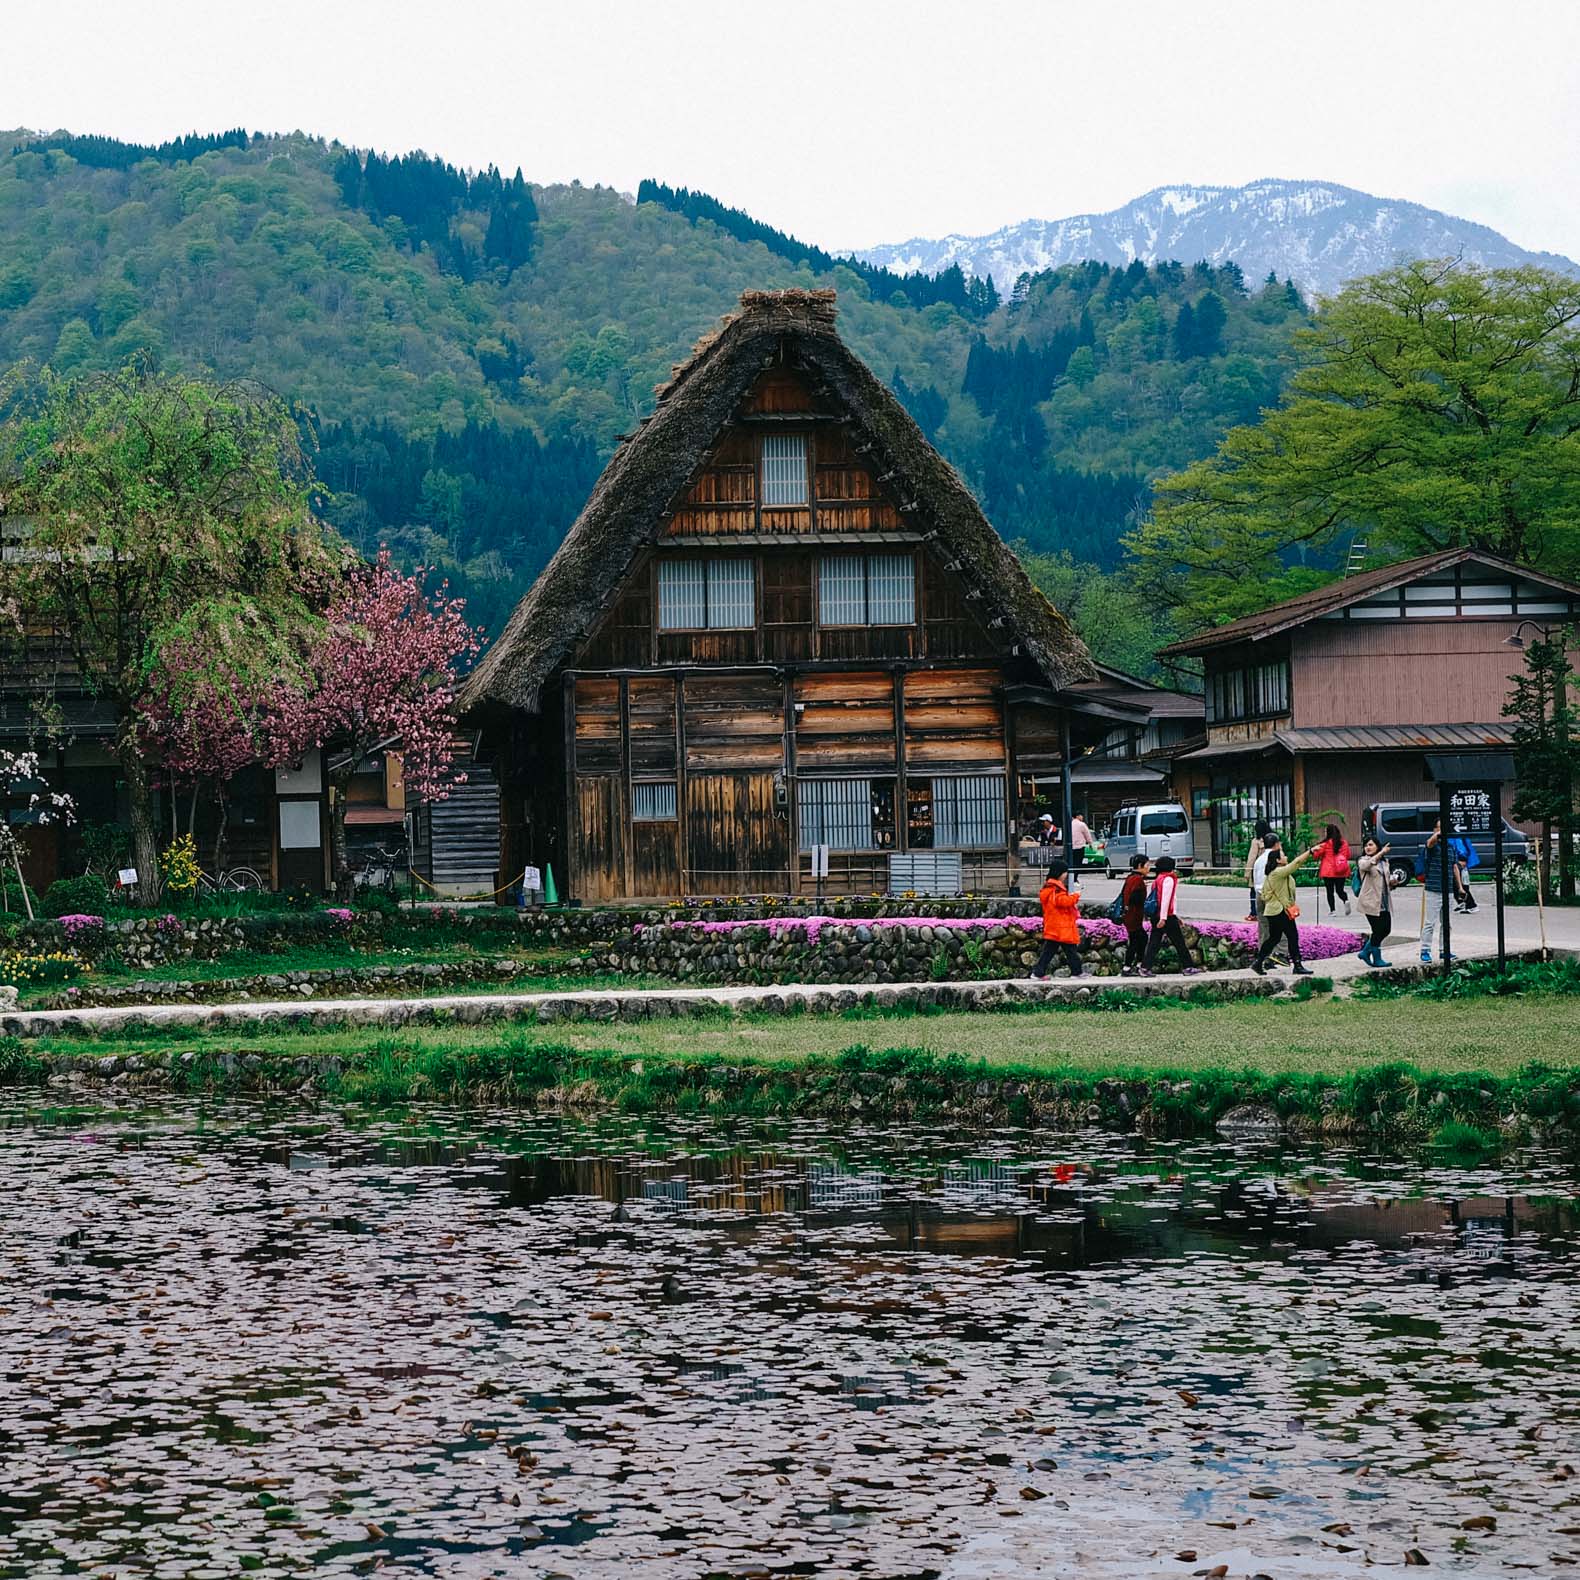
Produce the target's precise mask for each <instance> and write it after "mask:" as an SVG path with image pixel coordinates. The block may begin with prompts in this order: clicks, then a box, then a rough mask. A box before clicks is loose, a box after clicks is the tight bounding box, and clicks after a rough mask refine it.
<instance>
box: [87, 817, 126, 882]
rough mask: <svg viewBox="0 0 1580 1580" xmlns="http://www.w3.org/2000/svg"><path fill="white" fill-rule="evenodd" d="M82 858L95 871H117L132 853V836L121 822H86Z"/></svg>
mask: <svg viewBox="0 0 1580 1580" xmlns="http://www.w3.org/2000/svg"><path fill="white" fill-rule="evenodd" d="M81 843H82V859H83V860H84V861H85V862H86V863H87V864H88V867H89V870H90V871H93V872H100V873H103V872H116V871H118V870H119V869H120V868H122V867H124V866H125V865H126V862H127V858H128V857H129V856H130V855H131V853H132V836H131V832H130V831H129V830H128V829H124V828H122V827H121V825H120V824H119V823H86V824H84V825H83V829H82V841H81Z"/></svg>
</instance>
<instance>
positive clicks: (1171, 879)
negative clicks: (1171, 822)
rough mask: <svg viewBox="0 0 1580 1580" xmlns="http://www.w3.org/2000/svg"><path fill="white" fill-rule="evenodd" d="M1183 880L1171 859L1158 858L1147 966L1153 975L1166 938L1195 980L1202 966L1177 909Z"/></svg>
mask: <svg viewBox="0 0 1580 1580" xmlns="http://www.w3.org/2000/svg"><path fill="white" fill-rule="evenodd" d="M1179 887H1180V880H1179V877H1178V875H1177V874H1176V873H1175V871H1174V858H1173V857H1172V856H1159V857H1158V862H1157V876H1156V877H1155V878H1154V879H1153V880H1152V898H1153V899H1154V900H1156V901H1157V913H1158V914H1157V916H1156V917H1155V918H1154V919H1153V922H1152V936H1151V937H1150V938H1148V939H1147V958H1146V961H1145V965H1146V968H1147V971H1148V972H1149V973H1150V972H1151V970H1152V968H1153V965H1154V963H1155V962H1156V960H1157V958H1158V945H1159V944H1161V943H1162V942H1163V940H1164V939H1165V938H1166V939H1167V940H1168V941H1169V942H1170V943H1171V944H1172V945H1173V946H1174V953H1175V954H1177V955H1178V956H1179V957H1180V964H1181V969H1182V970H1183V972H1184V974H1185V975H1186V976H1188V977H1193V976H1195V975H1196V974H1197V972H1199V971H1200V970H1201V967H1200V966H1199V965H1197V964H1196V962H1195V961H1194V960H1193V959H1191V952H1190V945H1189V944H1188V943H1186V942H1185V930H1184V928H1182V927H1181V926H1180V919H1179V915H1178V913H1177V911H1176V909H1175V907H1176V906H1177V905H1178V904H1179Z"/></svg>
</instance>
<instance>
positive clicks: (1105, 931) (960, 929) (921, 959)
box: [588, 907, 1251, 986]
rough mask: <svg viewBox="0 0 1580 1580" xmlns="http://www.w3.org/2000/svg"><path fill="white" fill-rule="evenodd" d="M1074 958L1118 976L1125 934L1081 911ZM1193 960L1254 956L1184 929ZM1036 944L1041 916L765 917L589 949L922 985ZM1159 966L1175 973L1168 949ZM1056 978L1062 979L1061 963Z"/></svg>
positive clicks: (693, 970)
mask: <svg viewBox="0 0 1580 1580" xmlns="http://www.w3.org/2000/svg"><path fill="white" fill-rule="evenodd" d="M1084 917H1085V921H1084V924H1083V928H1082V933H1083V937H1082V944H1081V958H1082V961H1083V964H1084V965H1085V967H1086V969H1087V971H1089V972H1091V973H1093V974H1094V975H1098V976H1117V975H1118V973H1119V968H1120V965H1121V964H1122V962H1123V958H1124V946H1123V942H1122V938H1123V935H1122V934H1121V933H1120V932H1119V929H1117V928H1116V927H1114V926H1113V924H1111V923H1109V922H1108V921H1107V920H1106V919H1105V917H1104V914H1103V913H1102V912H1101V911H1099V910H1097V909H1096V908H1095V907H1089V908H1088V910H1087V911H1086V912H1085V913H1084ZM1185 936H1186V940H1187V942H1188V943H1189V945H1190V947H1191V951H1192V953H1193V955H1194V956H1195V958H1196V960H1197V961H1198V962H1199V963H1201V964H1203V965H1204V966H1205V967H1206V969H1207V970H1209V971H1229V970H1235V969H1239V968H1241V967H1244V966H1247V965H1249V964H1250V962H1251V951H1250V950H1249V949H1247V948H1246V947H1245V946H1244V945H1243V944H1240V943H1238V942H1236V941H1234V940H1231V939H1224V938H1212V937H1205V936H1203V935H1202V934H1201V933H1199V932H1198V931H1197V930H1196V929H1195V928H1194V927H1191V926H1189V925H1188V924H1186V925H1185ZM1041 946H1042V938H1041V922H1040V916H1039V917H1036V918H1032V917H1027V918H1024V919H1020V918H1013V917H996V918H993V919H991V920H990V921H988V922H987V925H981V924H980V921H979V924H978V925H972V924H971V922H970V921H969V920H962V921H960V922H959V924H958V925H950V924H949V922H948V921H947V920H946V921H943V922H942V923H939V924H935V923H934V921H933V920H931V919H929V920H926V921H922V922H920V923H919V924H918V925H915V926H911V925H904V924H902V923H890V924H889V925H884V924H882V923H881V922H878V921H850V922H835V923H828V922H825V923H824V924H823V925H822V926H820V927H817V928H816V930H815V931H814V930H813V929H811V928H803V927H797V926H791V925H788V924H787V923H786V922H784V921H779V922H773V921H765V922H764V923H763V924H762V925H761V926H739V925H735V926H730V927H728V928H710V927H709V926H707V925H706V924H704V925H701V926H693V925H685V924H675V923H662V924H660V925H658V926H656V927H654V926H647V927H643V928H641V929H640V930H639V931H637V932H635V933H633V934H632V935H631V937H630V938H629V940H627V941H626V942H624V943H622V944H617V945H616V946H615V947H613V948H611V949H609V950H607V951H600V952H597V953H595V954H594V955H593V956H591V957H590V959H589V962H588V963H589V964H590V965H601V966H603V967H605V968H607V969H611V970H616V971H624V972H640V973H643V974H645V975H651V976H662V977H670V978H672V979H674V980H676V981H681V982H697V983H709V984H744V985H752V984H758V983H767V982H812V983H835V982H841V983H851V984H853V985H865V986H873V985H876V984H879V983H887V982H926V981H928V980H930V979H931V980H940V981H941V980H951V981H952V980H956V979H958V978H961V977H973V976H980V977H985V978H1003V977H1017V976H1025V975H1026V974H1027V973H1028V972H1029V971H1030V970H1031V968H1032V966H1033V964H1035V962H1036V959H1037V952H1038V950H1039V949H1040V948H1041ZM1162 958H1163V963H1164V968H1165V969H1170V970H1172V969H1176V962H1175V960H1174V953H1173V950H1171V949H1165V951H1164V954H1163V957H1162ZM1056 974H1058V975H1061V976H1063V975H1066V974H1067V973H1065V971H1064V967H1063V965H1062V964H1060V965H1059V966H1058V970H1057V973H1056Z"/></svg>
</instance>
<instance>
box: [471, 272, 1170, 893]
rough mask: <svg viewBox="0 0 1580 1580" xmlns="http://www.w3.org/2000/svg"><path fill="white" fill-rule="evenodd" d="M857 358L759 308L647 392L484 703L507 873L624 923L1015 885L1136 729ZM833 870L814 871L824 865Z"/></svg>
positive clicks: (966, 495) (772, 296)
mask: <svg viewBox="0 0 1580 1580" xmlns="http://www.w3.org/2000/svg"><path fill="white" fill-rule="evenodd" d="M1097 678H1098V677H1097V673H1096V670H1095V669H1094V667H1093V665H1092V663H1091V660H1090V658H1089V657H1088V655H1087V652H1086V649H1085V647H1084V646H1083V645H1082V643H1081V642H1080V640H1079V638H1078V637H1077V636H1076V635H1075V633H1074V631H1073V630H1072V629H1071V627H1070V625H1069V624H1068V622H1067V621H1066V620H1065V619H1064V617H1063V616H1062V615H1061V614H1059V612H1058V611H1057V610H1055V609H1054V608H1053V607H1052V606H1051V605H1050V604H1049V603H1048V601H1047V600H1046V599H1045V598H1044V597H1043V596H1042V595H1041V594H1040V593H1039V592H1038V591H1037V590H1036V589H1035V588H1034V587H1033V586H1032V585H1031V583H1030V581H1029V580H1028V579H1027V577H1026V574H1025V572H1024V570H1023V569H1022V568H1021V566H1020V563H1019V562H1018V561H1017V560H1016V558H1015V556H1014V555H1013V554H1012V553H1011V552H1010V550H1009V549H1008V547H1007V546H1006V545H1005V544H1004V543H1003V542H1002V540H1001V539H1000V538H999V537H998V535H997V534H996V533H995V532H994V530H993V528H992V527H991V526H990V525H989V524H988V522H987V520H986V519H985V517H984V516H983V514H982V511H981V509H980V508H979V506H978V505H977V502H976V500H975V499H974V498H973V497H972V495H971V492H970V490H969V489H968V488H967V487H966V486H965V484H964V483H963V482H962V481H961V479H960V477H959V476H958V475H957V474H956V473H955V471H954V470H953V469H952V468H951V467H950V466H949V465H948V464H947V463H946V462H945V461H944V460H943V458H942V457H941V456H939V455H938V453H937V452H936V451H935V450H934V449H933V448H932V446H931V445H929V444H928V443H927V441H926V439H925V438H924V437H923V436H922V434H921V432H920V430H919V429H918V428H917V426H916V424H915V423H914V422H913V421H912V420H911V418H910V417H909V415H908V414H907V413H906V411H905V409H904V408H903V407H902V406H901V405H900V403H899V401H898V400H896V399H895V397H894V395H893V394H892V393H891V392H890V391H889V390H888V389H887V388H886V387H885V386H884V385H883V384H882V383H880V382H879V380H878V379H876V378H875V377H874V376H873V374H872V373H871V371H870V370H869V369H868V368H867V367H866V366H865V365H863V363H862V362H861V361H860V359H859V358H857V357H856V356H855V355H854V354H853V353H852V352H851V350H850V349H849V347H848V346H846V345H845V343H844V342H843V341H842V339H841V338H840V336H839V334H838V332H837V329H836V327H835V304H834V294H833V292H831V291H786V292H777V293H774V292H748V293H747V294H746V295H745V296H743V297H742V299H741V308H740V311H739V312H738V313H736V314H735V315H734V316H733V317H732V318H730V319H728V320H726V321H725V323H724V324H723V325H722V327H721V328H720V329H719V330H718V331H717V332H716V333H714V334H712V335H710V336H708V337H707V338H706V339H705V340H704V341H703V342H702V343H701V344H700V345H699V346H698V347H697V349H696V351H695V352H694V353H693V355H692V356H691V358H690V359H689V360H688V361H687V362H686V363H685V364H684V365H683V366H681V367H680V368H678V369H677V370H676V372H675V375H674V377H673V378H672V379H671V381H670V382H669V383H668V384H667V385H666V386H665V387H664V389H663V390H662V391H661V392H660V394H659V399H658V405H657V409H656V411H655V413H654V414H653V416H652V417H651V418H648V419H646V420H645V421H644V422H643V424H642V426H641V428H640V430H639V432H638V433H636V434H635V435H634V436H633V437H631V438H630V439H628V440H627V441H626V442H625V443H624V444H622V446H621V447H620V449H619V450H618V451H617V452H616V454H615V456H614V458H613V459H612V460H611V461H610V463H609V466H608V468H607V469H606V470H605V472H604V474H603V477H602V478H601V479H600V480H599V483H598V486H597V488H596V489H595V490H594V492H593V494H592V496H591V498H590V499H589V500H588V502H587V505H586V508H585V509H584V510H583V511H582V513H581V515H580V516H579V517H578V519H577V520H576V522H575V524H574V525H573V526H572V527H571V530H570V532H569V534H568V535H567V536H566V539H565V541H564V543H563V544H562V545H561V547H560V549H559V551H558V552H557V553H556V554H555V556H554V558H553V559H552V561H551V562H550V563H549V565H548V566H547V568H546V569H545V570H544V572H543V574H542V575H541V576H540V577H539V578H538V580H537V582H536V583H535V584H534V585H533V587H532V589H531V590H530V591H529V592H528V594H527V596H526V597H525V598H524V599H523V600H522V602H521V604H520V606H519V607H518V608H517V610H516V611H515V613H514V614H513V615H512V617H511V619H510V621H509V623H508V625H507V626H506V628H505V631H504V633H503V634H502V635H501V637H500V639H499V641H498V642H497V643H496V644H495V645H494V647H493V648H492V649H491V650H490V651H489V652H488V653H487V654H486V655H485V656H484V658H483V661H482V663H481V664H480V665H479V666H478V668H477V670H476V671H475V672H474V674H473V675H472V677H471V678H470V680H469V681H468V683H467V685H466V687H465V689H464V691H463V693H462V696H461V705H462V707H463V708H464V709H465V710H466V722H467V724H468V726H469V727H476V728H479V729H481V731H482V732H483V739H484V756H485V758H486V759H488V760H491V761H492V762H493V764H494V767H495V770H496V773H497V776H498V779H499V784H500V807H501V824H502V837H501V854H500V863H499V866H500V873H501V877H502V879H503V877H504V876H505V875H508V874H512V873H519V872H520V871H521V870H522V868H523V867H524V866H526V865H527V864H531V865H533V866H537V867H540V868H541V867H545V866H548V865H551V864H552V865H553V867H554V869H555V873H556V877H557V880H558V883H559V887H560V890H561V893H562V894H565V895H567V896H568V897H572V898H575V899H578V900H582V901H589V902H595V901H607V900H619V899H636V898H648V897H665V896H677V895H696V894H702V895H707V894H715V895H720V894H722V895H728V894H746V893H750V894H784V893H802V892H811V891H814V890H826V891H827V892H842V891H845V892H849V891H859V892H870V891H874V890H877V891H882V890H884V889H886V888H888V887H889V886H890V884H891V881H893V878H894V874H895V872H896V870H897V869H896V867H895V860H896V858H900V857H923V858H929V857H933V856H936V855H940V854H943V855H948V856H949V857H951V858H953V857H956V856H958V858H959V865H960V870H961V873H962V881H963V882H964V883H965V884H966V885H967V886H968V887H972V888H983V889H988V888H1003V887H1005V886H1007V885H1008V884H1009V883H1010V882H1011V881H1012V880H1013V878H1014V876H1015V869H1016V863H1017V857H1016V851H1017V848H1018V835H1019V833H1020V830H1021V828H1022V827H1023V826H1025V825H1026V824H1027V823H1028V822H1033V823H1034V822H1035V816H1036V808H1035V806H1028V805H1025V804H1024V800H1023V798H1024V787H1025V786H1026V785H1027V784H1028V783H1029V782H1031V781H1033V780H1035V779H1037V778H1039V777H1044V776H1047V775H1050V774H1052V775H1057V774H1059V773H1060V772H1062V770H1063V767H1064V765H1065V764H1066V763H1067V762H1068V761H1069V760H1070V759H1071V757H1072V755H1073V754H1074V753H1076V752H1079V751H1081V750H1084V749H1085V748H1087V747H1089V746H1092V745H1095V744H1096V743H1098V742H1099V741H1101V740H1102V738H1103V737H1104V736H1105V735H1106V734H1107V733H1108V732H1109V731H1110V730H1111V729H1112V728H1113V727H1114V726H1115V725H1117V724H1125V723H1130V724H1136V723H1140V722H1144V719H1145V709H1144V708H1141V707H1139V706H1137V705H1134V704H1126V703H1124V702H1122V701H1115V700H1114V699H1112V698H1110V697H1107V696H1104V695H1102V694H1101V693H1100V691H1099V690H1094V689H1092V687H1091V684H1090V683H1093V682H1095V681H1096V680H1097ZM825 849H826V850H827V851H828V853H829V863H828V865H829V870H828V873H827V875H826V877H825V876H823V875H821V874H817V873H814V870H813V866H814V860H815V858H816V857H817V856H818V855H820V853H821V852H822V851H823V850H825Z"/></svg>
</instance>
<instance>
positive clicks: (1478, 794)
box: [1426, 752, 1514, 976]
mask: <svg viewBox="0 0 1580 1580" xmlns="http://www.w3.org/2000/svg"><path fill="white" fill-rule="evenodd" d="M1426 766H1427V772H1428V773H1429V774H1431V776H1432V778H1433V779H1434V780H1435V781H1436V783H1437V794H1438V815H1439V818H1440V821H1441V825H1442V831H1443V832H1442V837H1441V838H1440V839H1439V840H1438V842H1437V844H1438V859H1439V860H1440V861H1441V862H1442V864H1443V869H1442V870H1443V893H1442V895H1441V896H1440V898H1441V900H1442V905H1443V939H1442V952H1441V956H1440V958H1441V959H1442V962H1443V974H1444V975H1445V976H1446V975H1447V974H1448V970H1449V964H1450V962H1449V958H1448V957H1449V954H1450V950H1449V943H1448V930H1449V911H1450V901H1451V899H1452V894H1453V881H1454V880H1453V862H1452V861H1451V859H1450V856H1449V849H1448V842H1449V840H1450V839H1451V838H1454V837H1458V838H1460V839H1465V840H1471V841H1473V840H1476V839H1485V838H1486V837H1487V836H1488V835H1489V834H1490V835H1491V836H1492V866H1493V874H1492V876H1493V886H1494V890H1495V893H1496V898H1497V910H1498V970H1499V971H1500V972H1502V971H1507V970H1508V966H1509V955H1508V945H1507V939H1506V934H1505V931H1504V915H1503V906H1504V895H1503V785H1504V783H1505V781H1507V780H1511V779H1513V777H1514V759H1513V758H1512V757H1511V756H1510V755H1509V754H1508V753H1507V752H1453V753H1435V752H1428V753H1427V756H1426ZM1472 848H1473V847H1472ZM1427 859H1428V860H1431V859H1432V858H1431V856H1430V855H1428V857H1427ZM1465 881H1466V883H1467V884H1468V883H1469V882H1470V874H1469V870H1468V868H1467V870H1466V874H1465Z"/></svg>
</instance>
